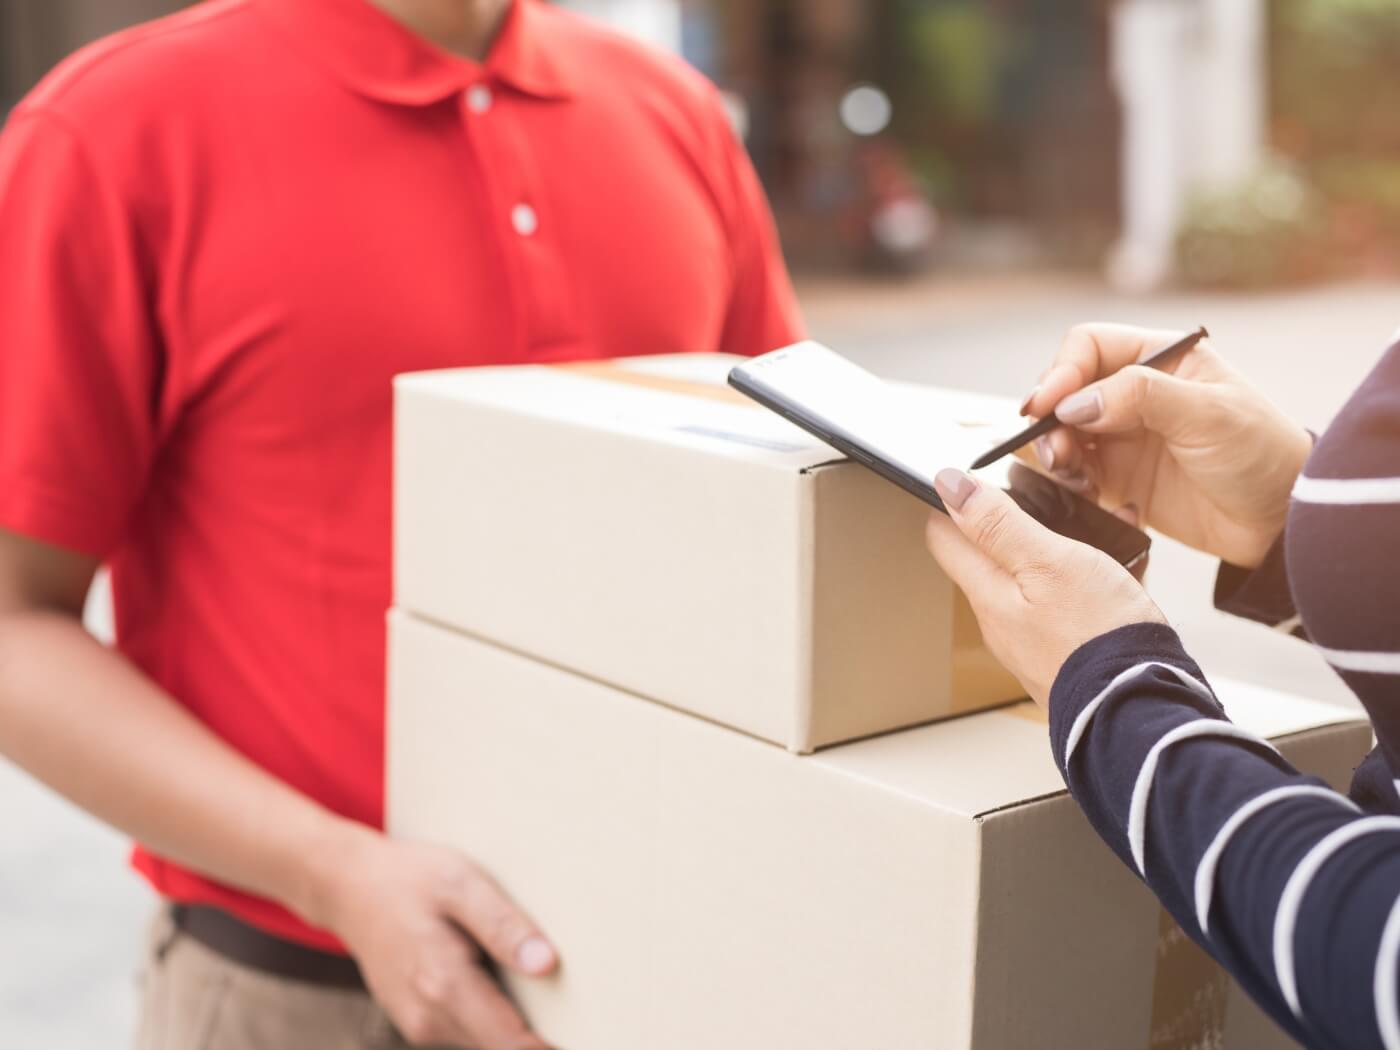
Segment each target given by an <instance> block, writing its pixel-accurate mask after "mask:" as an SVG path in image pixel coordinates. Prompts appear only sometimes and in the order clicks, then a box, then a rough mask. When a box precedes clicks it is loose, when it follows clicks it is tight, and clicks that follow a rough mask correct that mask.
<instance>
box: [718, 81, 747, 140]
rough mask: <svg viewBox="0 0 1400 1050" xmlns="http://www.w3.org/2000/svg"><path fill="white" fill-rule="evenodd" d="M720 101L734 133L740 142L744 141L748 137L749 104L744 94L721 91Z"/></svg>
mask: <svg viewBox="0 0 1400 1050" xmlns="http://www.w3.org/2000/svg"><path fill="white" fill-rule="evenodd" d="M720 101H721V102H723V103H724V113H725V116H727V117H728V118H729V126H730V127H732V128H733V129H734V134H736V135H738V136H739V140H740V141H741V142H742V141H746V140H747V139H748V137H749V104H748V103H747V102H746V101H744V96H743V95H741V94H739V93H738V92H737V91H722V92H720Z"/></svg>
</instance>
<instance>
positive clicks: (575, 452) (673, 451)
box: [394, 354, 1024, 752]
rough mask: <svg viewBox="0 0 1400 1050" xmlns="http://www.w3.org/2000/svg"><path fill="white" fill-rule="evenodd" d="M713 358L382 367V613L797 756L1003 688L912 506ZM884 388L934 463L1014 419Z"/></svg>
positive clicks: (970, 404)
mask: <svg viewBox="0 0 1400 1050" xmlns="http://www.w3.org/2000/svg"><path fill="white" fill-rule="evenodd" d="M735 360H736V359H735V358H729V357H724V356H720V355H710V354H705V355H680V356H672V357H659V358H636V359H631V360H627V361H621V362H610V363H603V364H589V365H583V366H564V367H545V366H527V367H514V368H489V369H466V370H458V371H449V372H435V373H423V374H417V375H410V376H404V377H400V378H399V379H398V380H397V382H396V423H395V520H394V537H395V543H394V548H395V555H394V567H395V572H394V579H395V602H396V604H397V605H399V606H400V607H402V608H404V609H408V610H411V611H413V612H415V613H417V614H419V615H421V616H423V617H425V618H428V619H432V620H436V621H439V622H441V623H444V624H447V625H450V626H452V627H455V628H458V629H460V630H463V631H466V632H469V633H471V634H475V635H477V636H479V637H482V638H485V639H488V640H490V641H493V642H496V643H499V644H500V645H503V646H506V647H507V648H511V649H515V650H518V651H520V652H523V653H528V654H530V655H532V656H535V657H537V658H539V659H542V660H545V661H547V662H550V663H554V664H558V665H559V666H561V667H567V668H570V669H573V670H577V671H580V672H582V673H583V674H586V675H588V676H590V677H593V678H597V679H599V680H600V681H603V682H607V683H609V684H611V685H615V686H617V687H619V688H622V689H626V690H628V691H631V692H634V693H637V694H639V695H642V696H646V697H649V698H652V699H655V700H659V701H661V702H664V703H666V704H669V705H672V706H675V707H678V708H681V709H684V710H686V711H690V712H692V713H694V714H698V715H701V716H702V717H705V718H708V719H711V720H713V721H716V722H719V723H722V724H724V725H728V726H732V727H734V728H736V729H740V730H743V731H745V732H747V733H752V734H753V735H755V736H758V737H762V738H764V739H766V740H771V741H774V742H776V743H778V744H781V745H783V746H784V747H787V748H789V749H791V750H793V751H797V752H808V751H812V750H814V749H816V748H819V747H822V746H825V745H828V744H834V743H839V742H841V741H846V740H852V739H856V738H859V737H863V736H869V735H872V734H875V733H881V732H885V731H888V730H891V729H897V728H900V727H902V726H908V725H915V724H918V723H922V722H928V721H932V720H934V719H938V718H944V717H947V716H949V715H955V714H960V713H964V712H967V711H971V710H977V709H980V708H983V707H988V706H993V705H996V704H1000V703H1004V702H1006V701H1008V700H1012V699H1016V698H1019V697H1021V696H1023V695H1024V694H1023V692H1022V690H1021V689H1020V687H1019V685H1018V684H1017V683H1016V682H1015V680H1014V679H1013V678H1011V676H1010V675H1008V674H1007V673H1006V672H1005V671H1003V670H1002V669H1001V668H1000V667H999V666H998V665H997V663H996V662H995V661H994V660H993V659H992V658H991V657H990V656H989V655H988V653H987V652H986V650H985V649H984V648H983V646H982V644H981V635H980V632H979V630H978V627H977V623H976V620H975V618H974V617H973V616H972V614H971V611H970V610H969V609H968V607H967V605H966V602H965V601H963V600H962V599H961V597H960V596H959V595H958V594H957V592H956V591H955V589H954V588H953V586H952V584H951V583H950V582H949V581H948V579H947V578H946V577H945V576H944V575H943V573H942V571H941V570H940V569H939V568H938V566H937V565H936V564H935V563H934V561H933V560H932V559H931V558H930V557H929V555H928V553H927V551H926V550H925V548H924V543H923V533H924V522H925V520H926V518H927V515H928V513H929V509H928V507H926V506H925V505H924V504H923V503H921V502H920V501H919V500H917V499H915V498H914V497H912V496H909V495H907V494H906V493H904V492H903V491H901V490H900V489H898V488H896V487H895V486H893V485H891V484H890V483H888V482H886V481H884V480H883V479H881V478H879V477H877V476H875V475H874V474H872V473H871V472H870V471H868V470H866V469H865V468H864V467H861V466H858V465H856V464H853V463H850V462H848V461H846V460H843V459H841V458H840V457H839V455H838V454H837V453H835V452H834V451H833V450H832V449H830V448H829V447H827V446H826V445H823V444H821V443H820V442H818V441H816V440H815V439H813V438H810V437H808V436H807V435H806V434H805V433H803V432H802V431H800V430H798V429H797V428H796V427H794V426H792V425H791V424H789V423H787V422H785V421H783V420H781V419H779V418H778V417H777V416H775V415H773V414H772V413H770V412H768V411H766V410H765V409H762V408H760V407H758V406H757V405H755V404H753V403H752V402H750V401H748V400H747V399H745V398H743V397H742V396H741V395H739V394H737V393H735V392H734V391H731V390H729V389H728V388H727V387H725V386H724V385H723V384H724V379H725V376H726V374H727V373H728V370H729V368H730V367H731V366H732V365H733V364H734V362H735ZM906 396H909V397H914V398H918V399H919V401H920V404H921V406H922V408H923V409H924V410H925V411H927V413H928V416H929V419H930V434H931V435H936V434H940V426H939V425H940V424H943V427H942V429H941V434H942V437H941V438H939V440H944V441H946V442H947V444H948V448H949V462H950V463H966V462H970V461H971V459H972V458H973V456H974V455H975V452H971V453H970V452H969V451H968V448H969V444H968V442H969V435H970V434H974V433H979V434H983V437H982V439H981V441H980V443H978V442H976V441H975V440H974V441H973V443H972V445H971V447H972V448H975V449H979V450H980V449H982V448H985V447H987V445H989V444H990V443H991V442H992V440H993V436H992V435H991V434H989V433H987V432H988V431H990V430H992V429H994V428H995V427H996V426H997V425H998V424H1002V425H1004V427H1005V428H1007V429H1009V428H1014V427H1015V426H1016V425H1017V422H1018V421H1017V420H1016V415H1015V409H1014V406H1013V405H1011V403H1010V402H1007V401H1004V400H1001V399H996V398H987V397H982V396H979V395H973V394H964V393H955V392H949V391H938V390H932V389H925V388H907V389H906ZM931 439H932V438H931Z"/></svg>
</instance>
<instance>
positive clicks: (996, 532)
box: [934, 470, 1063, 580]
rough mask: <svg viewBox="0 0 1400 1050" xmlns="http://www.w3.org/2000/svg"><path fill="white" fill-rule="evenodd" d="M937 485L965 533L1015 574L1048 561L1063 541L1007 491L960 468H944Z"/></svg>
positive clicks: (974, 543)
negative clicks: (977, 478)
mask: <svg viewBox="0 0 1400 1050" xmlns="http://www.w3.org/2000/svg"><path fill="white" fill-rule="evenodd" d="M934 486H935V488H937V490H938V495H939V496H940V497H942V499H943V502H944V503H945V504H946V505H947V507H948V513H949V514H950V515H951V517H952V519H953V522H954V523H955V524H956V525H957V527H958V530H959V531H960V532H961V533H962V534H963V536H965V537H966V538H967V539H968V540H970V541H971V544H972V546H973V547H974V548H976V550H977V551H978V552H979V553H980V554H982V555H984V556H985V557H986V558H988V559H990V560H991V562H992V563H993V564H995V565H997V566H999V567H1000V568H1001V569H1003V570H1005V571H1006V572H1008V573H1010V574H1011V575H1012V576H1016V575H1018V574H1019V573H1021V572H1023V571H1025V570H1027V569H1031V568H1034V567H1036V566H1041V565H1044V564H1046V563H1047V561H1048V560H1050V559H1052V558H1053V557H1054V554H1055V548H1057V547H1058V545H1059V544H1060V543H1061V542H1063V541H1062V540H1061V537H1059V536H1057V535H1055V533H1053V532H1051V531H1050V530H1049V529H1047V528H1046V527H1045V526H1044V525H1041V524H1040V523H1039V522H1038V521H1036V520H1035V519H1034V518H1032V517H1031V516H1030V515H1029V514H1027V513H1026V512H1025V511H1023V510H1022V509H1021V508H1020V507H1018V506H1017V505H1016V504H1015V503H1014V502H1013V501H1012V499H1011V497H1010V496H1008V495H1007V494H1006V493H1005V492H1002V491H1001V490H1000V489H998V488H994V487H993V486H991V485H983V484H982V483H981V482H979V481H977V480H976V479H975V478H973V477H972V476H971V475H969V474H964V473H963V472H962V471H960V470H943V471H940V472H939V474H938V477H937V478H935V479H934ZM949 575H952V570H950V571H949ZM955 580H956V577H955Z"/></svg>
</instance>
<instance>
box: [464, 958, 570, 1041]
mask: <svg viewBox="0 0 1400 1050" xmlns="http://www.w3.org/2000/svg"><path fill="white" fill-rule="evenodd" d="M448 1006H449V1009H450V1011H451V1014H452V1020H453V1023H454V1027H456V1028H457V1029H459V1030H460V1031H461V1032H462V1035H463V1036H464V1037H466V1038H467V1040H468V1041H467V1042H465V1043H464V1044H463V1045H464V1046H469V1047H471V1048H472V1050H548V1047H547V1046H546V1045H545V1043H544V1041H543V1040H541V1039H540V1037H539V1036H537V1035H535V1034H534V1033H533V1032H531V1031H530V1029H529V1027H528V1026H527V1025H526V1024H525V1020H524V1018H522V1017H521V1016H520V1011H519V1010H517V1009H516V1008H515V1005H514V1004H513V1003H512V1002H511V1001H510V1000H509V999H508V998H506V994H505V992H503V991H502V990H501V987H500V985H498V984H497V983H496V982H495V981H494V980H493V979H492V978H491V975H490V974H488V973H487V972H486V971H485V970H483V969H482V968H481V967H479V966H472V967H471V968H469V969H468V970H467V973H466V976H465V978H464V979H463V981H462V984H461V986H460V988H459V989H458V993H457V995H455V996H454V997H453V999H452V1001H451V1003H449V1004H448Z"/></svg>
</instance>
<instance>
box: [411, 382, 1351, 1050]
mask: <svg viewBox="0 0 1400 1050" xmlns="http://www.w3.org/2000/svg"><path fill="white" fill-rule="evenodd" d="M728 364H729V362H728V361H727V360H725V359H722V358H715V357H711V356H708V355H706V356H697V357H684V358H658V359H639V360H636V361H632V362H624V363H619V364H615V365H609V366H588V367H585V368H573V369H557V368H519V369H499V370H477V371H470V372H450V373H438V374H429V375H422V376H414V377H407V378H405V379H403V380H401V381H400V383H399V387H398V425H397V427H398V429H397V460H396V470H397V494H396V580H397V582H396V603H397V606H398V608H397V610H396V611H395V612H394V613H393V614H392V615H391V620H390V654H391V673H390V693H389V695H390V707H389V756H388V760H389V785H390V786H389V822H390V827H391V830H392V831H393V832H394V833H396V834H401V835H406V836H411V837H417V838H425V839H431V840H435V841H439V842H443V843H447V844H450V845H453V846H455V847H458V848H461V849H462V850H464V851H466V852H468V853H470V854H471V855H472V856H474V857H476V858H477V859H478V860H479V861H481V862H482V863H483V864H484V865H486V866H487V867H488V868H490V869H491V870H492V871H493V872H494V873H495V875H496V876H497V877H498V878H499V879H501V881H502V882H503V883H504V884H505V885H506V886H507V887H508V888H509V890H510V891H511V893H512V894H513V895H514V896H515V897H516V898H517V899H518V900H519V901H520V902H521V903H522V904H523V905H524V906H525V907H526V908H527V909H528V910H529V911H530V912H531V913H532V914H533V915H534V916H535V917H536V918H537V919H538V920H539V921H540V922H541V924H542V925H543V926H544V928H545V929H546V930H548V931H549V933H550V935H551V937H552V938H553V939H554V940H555V942H556V943H557V944H558V945H559V947H560V950H561V952H562V955H563V957H564V966H563V968H562V970H561V971H560V973H559V974H558V975H557V976H554V977H551V978H549V979H546V980H539V981H527V980H515V981H512V990H513V992H514V993H515V994H516V996H517V997H518V998H519V1000H520V1002H521V1003H522V1005H523V1006H524V1007H525V1009H526V1011H527V1013H528V1014H529V1016H530V1018H531V1020H532V1022H533V1023H534V1024H535V1025H536V1026H537V1028H538V1029H539V1030H540V1032H541V1033H542V1035H543V1036H544V1037H545V1038H546V1039H547V1040H549V1041H550V1042H551V1043H552V1044H553V1045H557V1046H559V1047H561V1048H562V1050H634V1048H635V1050H643V1048H645V1050H657V1048H666V1050H685V1048H695V1050H718V1048H749V1047H753V1048H764V1050H768V1048H786V1047H793V1048H802V1050H847V1048H849V1050H916V1048H919V1050H924V1048H943V1047H948V1048H965V1047H977V1048H1008V1050H1009V1048H1026V1047H1075V1048H1092V1047H1104V1048H1115V1050H1116V1048H1121V1047H1144V1048H1146V1047H1148V1046H1149V1045H1151V1046H1156V1047H1161V1048H1163V1050H1165V1048H1167V1047H1176V1046H1181V1047H1187V1046H1191V1045H1197V1044H1199V1045H1226V1046H1229V1047H1231V1048H1232V1050H1242V1048H1245V1047H1256V1046H1266V1045H1286V1044H1285V1043H1282V1042H1278V1043H1275V1042H1274V1040H1276V1039H1281V1037H1279V1036H1277V1035H1276V1034H1274V1033H1272V1032H1271V1031H1270V1030H1269V1029H1268V1027H1267V1025H1266V1024H1265V1023H1264V1022H1262V1020H1261V1018H1260V1017H1259V1015H1258V1014H1257V1012H1255V1011H1254V1010H1253V1009H1252V1008H1251V1007H1249V1005H1248V1004H1247V1003H1246V1002H1245V1001H1244V1000H1243V998H1242V997H1241V996H1239V995H1238V994H1235V993H1234V992H1233V991H1232V990H1231V989H1230V988H1229V986H1228V984H1227V983H1226V982H1224V981H1223V979H1222V978H1221V977H1220V975H1219V974H1218V971H1215V970H1213V969H1212V968H1211V967H1209V966H1208V965H1207V964H1205V963H1204V960H1203V957H1201V956H1199V955H1198V954H1196V953H1195V949H1194V948H1192V947H1190V946H1189V945H1183V944H1182V943H1181V938H1180V935H1179V932H1177V931H1175V930H1174V928H1173V927H1172V926H1171V925H1170V924H1169V923H1168V924H1166V925H1163V923H1162V920H1161V917H1160V912H1159V909H1158V908H1157V905H1156V903H1155V901H1154V900H1153V898H1152V897H1151V895H1150V894H1149V893H1148V892H1147V891H1146V889H1145V888H1144V887H1143V886H1142V885H1141V884H1140V883H1138V882H1137V880H1136V879H1135V878H1133V877H1132V876H1131V875H1130V874H1129V873H1128V872H1127V871H1126V870H1124V869H1123V868H1122V867H1121V865H1120V864H1119V863H1118V862H1117V860H1116V859H1115V858H1114V857H1113V856H1112V855H1111V854H1110V853H1109V852H1108V850H1107V849H1106V848H1105V847H1104V846H1103V845H1102V844H1101V843H1100V842H1098V840H1097V839H1096V838H1095V837H1094V835H1093V832H1092V831H1091V829H1090V828H1089V827H1088V825H1087V823H1086V822H1085V821H1084V819H1083V817H1082V815H1081V814H1080V813H1079V812H1078V810H1077V809H1076V808H1075V806H1074V804H1073V802H1072V801H1071V800H1070V799H1069V798H1068V797H1067V796H1066V795H1065V794H1064V791H1063V784H1062V782H1061V780H1060V777H1059V774H1058V771H1057V770H1056V769H1055V766H1054V763H1053V761H1052V759H1051V757H1050V752H1049V746H1048V743H1047V740H1046V731H1045V726H1044V723H1043V721H1042V720H1041V719H1040V717H1039V715H1038V712H1037V711H1036V710H1035V708H1034V707H1032V706H1031V705H1029V704H1027V703H1014V704H1010V705H1008V704H1007V703H1006V702H1007V701H1009V700H1014V698H1015V696H1016V692H1017V690H1016V688H1015V686H1014V683H1013V682H1012V681H1011V680H1010V679H1009V678H1008V677H1007V676H1006V674H1005V672H1003V671H1001V670H1000V669H999V668H998V667H997V666H996V665H995V663H994V662H993V661H991V660H990V658H989V657H988V656H987V655H986V653H985V651H984V650H983V649H982V648H981V645H980V638H979V637H978V635H977V633H976V625H975V623H974V622H973V621H972V620H971V617H970V614H969V613H968V611H967V609H966V607H965V605H964V604H963V603H962V602H961V601H960V600H959V598H958V596H957V595H956V593H955V592H954V590H953V589H952V587H951V586H950V585H949V583H948V581H947V580H946V579H945V578H944V577H943V576H942V575H941V573H940V572H939V571H938V570H937V568H936V566H934V564H933V563H932V561H931V560H930V559H929V557H928V555H927V554H926V553H925V552H924V550H923V546H922V528H921V523H922V519H923V516H924V514H925V509H924V508H922V507H921V506H920V505H918V504H917V502H916V501H914V500H912V499H911V498H910V497H907V496H905V495H904V494H903V493H901V492H899V491H898V490H897V489H895V488H894V487H893V486H889V485H887V484H886V483H885V482H883V481H881V480H879V479H878V478H874V477H873V476H871V475H869V474H868V473H867V472H866V471H864V469H863V468H860V467H857V466H855V465H852V464H849V463H845V462H843V461H840V460H839V459H837V457H835V456H834V455H833V454H832V453H831V451H830V450H829V449H826V448H825V447H823V446H820V445H819V444H816V443H814V442H812V441H810V440H809V439H807V438H806V437H805V436H804V435H802V434H801V433H800V432H798V431H796V430H794V429H793V428H791V427H789V426H788V425H787V424H784V423H782V422H781V421H779V420H777V419H775V418H771V417H769V416H767V415H766V414H764V413H763V412H762V411H761V410H759V409H756V408H753V407H750V406H748V405H745V404H740V403H736V402H734V401H733V400H731V398H730V395H729V394H728V393H727V391H725V390H724V388H723V387H722V385H721V383H722V377H723V373H724V371H725V370H726V369H727V367H728ZM909 396H915V397H919V398H921V399H922V400H923V402H924V404H926V406H927V410H928V412H929V415H930V419H931V420H932V421H942V423H943V424H957V425H958V426H994V425H995V424H996V422H997V420H998V418H999V417H1002V416H1003V415H1004V414H1005V412H1006V408H1005V406H1004V405H1003V404H1002V403H1000V402H997V401H991V400H988V399H984V398H976V397H971V396H968V395H958V394H951V393H947V392H938V391H924V392H911V393H910V395H909ZM1217 687H1218V689H1219V691H1220V692H1221V695H1222V699H1223V700H1224V701H1225V703H1226V704H1227V707H1228V708H1229V710H1230V711H1231V713H1232V715H1233V716H1234V717H1235V718H1236V719H1237V720H1238V721H1240V722H1242V723H1243V724H1245V725H1247V726H1249V727H1250V728H1252V729H1254V730H1255V731H1257V732H1260V733H1263V734H1264V735H1267V736H1269V737H1271V738H1273V739H1275V740H1276V741H1278V743H1279V745H1280V747H1281V749H1282V750H1283V751H1284V753H1285V754H1287V755H1288V756H1289V757H1290V758H1292V759H1293V760H1294V761H1295V762H1298V763H1299V764H1300V765H1302V766H1303V767H1304V768H1306V769H1309V770H1311V771H1314V772H1317V773H1319V774H1321V775H1323V776H1325V777H1328V778H1329V779H1331V780H1333V781H1334V782H1339V781H1341V780H1344V779H1345V777H1346V776H1347V774H1348V773H1349V771H1350V768H1351V766H1353V765H1354V764H1355V762H1356V761H1357V760H1359V757H1360V756H1361V754H1362V753H1364V751H1365V749H1366V748H1367V747H1368V746H1369V733H1368V731H1367V729H1366V727H1365V726H1364V725H1362V724H1361V723H1358V722H1356V721H1355V720H1354V719H1353V718H1351V717H1350V716H1349V715H1348V714H1346V713H1345V712H1338V711H1336V710H1334V709H1331V708H1328V707H1324V706H1321V705H1316V704H1312V703H1308V702H1306V701H1301V700H1296V699H1293V698H1288V697H1281V696H1279V695H1277V694H1273V693H1266V692H1263V691H1260V690H1257V689H1253V688H1251V687H1247V686H1243V685H1239V684H1235V683H1217ZM998 705H1000V706H998ZM988 708H990V709H988ZM983 709H987V710H983ZM955 715H956V716H961V717H955V718H953V717H950V716H955ZM929 723H934V724H929ZM911 726H917V727H916V728H907V727H911ZM896 730H902V731H896ZM858 738H859V739H858ZM809 752H815V753H809ZM1222 1040H1223V1043H1222Z"/></svg>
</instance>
